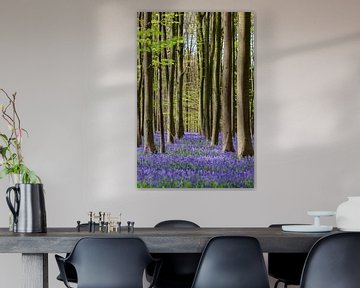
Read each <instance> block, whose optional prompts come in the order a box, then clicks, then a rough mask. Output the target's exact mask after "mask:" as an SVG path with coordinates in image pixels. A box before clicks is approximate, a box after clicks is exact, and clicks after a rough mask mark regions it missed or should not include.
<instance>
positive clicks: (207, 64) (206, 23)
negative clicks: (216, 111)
mask: <svg viewBox="0 0 360 288" xmlns="http://www.w3.org/2000/svg"><path fill="white" fill-rule="evenodd" d="M203 37H204V61H203V63H204V75H205V80H204V81H205V82H204V85H205V86H204V94H203V99H204V100H203V102H204V112H203V120H204V129H205V137H206V139H208V140H209V139H210V99H211V98H210V96H211V79H212V75H211V64H210V61H212V59H210V41H209V37H210V13H209V12H208V13H206V16H205V18H204V36H203Z"/></svg>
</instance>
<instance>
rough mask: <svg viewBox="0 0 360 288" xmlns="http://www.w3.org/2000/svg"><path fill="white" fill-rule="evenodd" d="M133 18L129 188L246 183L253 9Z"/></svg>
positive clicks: (251, 137) (250, 151)
mask: <svg viewBox="0 0 360 288" xmlns="http://www.w3.org/2000/svg"><path fill="white" fill-rule="evenodd" d="M137 23H138V24H137V187H138V188H254V144H255V131H254V127H255V125H254V120H255V116H254V114H255V113H254V109H255V107H254V14H253V13H252V12H138V13H137Z"/></svg>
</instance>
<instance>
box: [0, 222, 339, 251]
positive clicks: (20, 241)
mask: <svg viewBox="0 0 360 288" xmlns="http://www.w3.org/2000/svg"><path fill="white" fill-rule="evenodd" d="M338 232H339V231H338V230H336V229H334V230H333V231H332V232H328V233H297V232H296V233H294V232H283V231H282V230H281V227H272V228H268V227H256V228H251V227H227V228H225V227H223V228H136V227H135V229H134V232H128V231H127V228H126V227H124V228H123V229H122V231H121V232H120V233H119V232H111V233H104V232H100V231H96V232H89V231H87V230H82V231H80V232H78V231H77V229H76V228H65V227H59V228H48V232H47V233H26V234H23V233H14V232H10V231H8V229H7V228H0V253H65V252H70V251H71V250H72V248H73V247H74V245H75V243H76V242H77V241H78V240H79V239H81V238H83V237H139V238H141V239H142V240H143V241H144V242H145V243H146V245H147V247H148V249H149V251H150V252H152V253H201V251H202V250H203V248H204V247H205V245H206V243H207V242H208V241H209V239H210V238H212V237H215V236H222V235H240V236H252V237H255V238H257V239H258V240H259V242H260V245H261V247H262V250H263V251H264V252H280V253H283V252H287V253H288V252H294V253H299V252H308V251H309V250H310V248H311V247H312V245H313V244H314V243H315V242H316V241H317V240H318V239H320V238H321V237H323V236H326V235H329V234H333V233H338Z"/></svg>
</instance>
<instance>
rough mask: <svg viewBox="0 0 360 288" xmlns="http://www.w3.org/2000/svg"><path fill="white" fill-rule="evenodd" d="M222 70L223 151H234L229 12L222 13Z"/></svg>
mask: <svg viewBox="0 0 360 288" xmlns="http://www.w3.org/2000/svg"><path fill="white" fill-rule="evenodd" d="M223 23H224V25H223V27H224V58H223V59H224V72H223V93H222V106H221V108H222V137H223V139H222V140H223V149H222V150H223V152H234V151H235V150H234V145H233V141H232V131H231V76H232V49H231V48H232V44H231V42H232V33H231V12H225V13H224V19H223Z"/></svg>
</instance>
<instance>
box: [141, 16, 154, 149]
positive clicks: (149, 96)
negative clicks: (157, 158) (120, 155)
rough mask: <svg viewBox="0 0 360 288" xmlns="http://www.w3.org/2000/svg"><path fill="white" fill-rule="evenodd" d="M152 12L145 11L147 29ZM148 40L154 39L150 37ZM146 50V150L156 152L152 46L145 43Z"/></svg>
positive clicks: (149, 26)
mask: <svg viewBox="0 0 360 288" xmlns="http://www.w3.org/2000/svg"><path fill="white" fill-rule="evenodd" d="M151 18H152V13H151V12H145V16H144V22H145V29H146V30H150V29H151ZM148 40H150V41H151V40H152V39H151V37H149V39H148ZM144 46H145V49H144V50H145V51H144V60H143V61H144V63H143V65H144V86H145V97H144V98H145V101H144V102H145V103H144V108H145V111H144V152H145V153H156V152H157V151H156V147H155V142H154V131H153V73H154V71H153V65H152V53H151V47H150V45H148V44H145V45H144Z"/></svg>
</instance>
